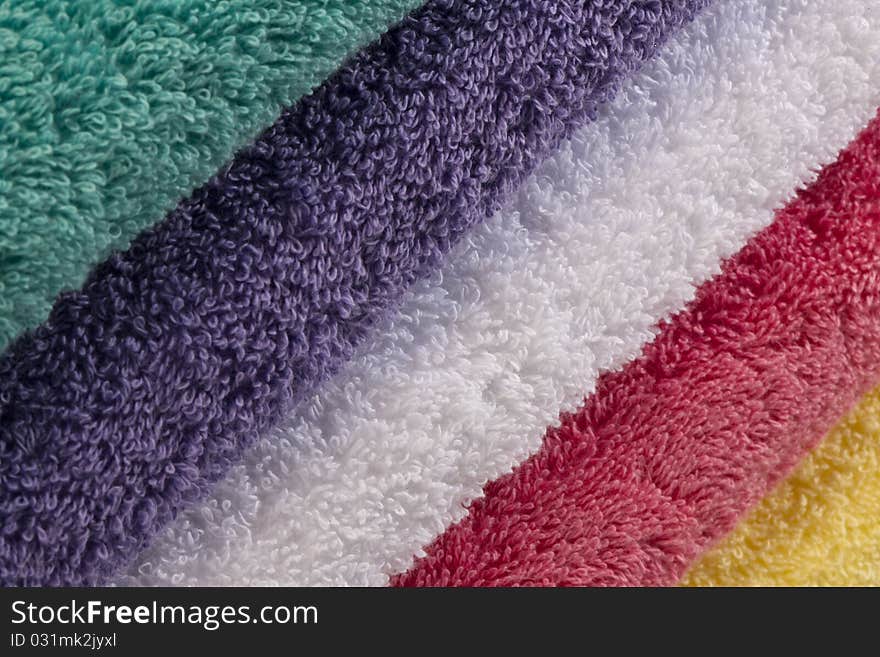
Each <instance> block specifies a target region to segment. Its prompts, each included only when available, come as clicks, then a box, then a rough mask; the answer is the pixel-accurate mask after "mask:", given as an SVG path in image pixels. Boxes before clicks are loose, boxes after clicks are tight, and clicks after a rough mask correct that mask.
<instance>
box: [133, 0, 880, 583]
mask: <svg viewBox="0 0 880 657" xmlns="http://www.w3.org/2000/svg"><path fill="white" fill-rule="evenodd" d="M878 105H880V6H878V5H877V4H876V3H874V2H871V1H870V0H846V1H845V2H844V3H843V4H841V3H840V2H839V0H797V1H794V2H793V1H789V0H786V1H784V2H766V1H765V0H746V1H745V2H736V3H719V4H718V5H717V6H715V7H714V8H711V9H709V10H707V11H706V13H704V14H703V15H702V16H701V17H699V18H698V19H697V21H696V23H694V24H693V25H692V26H690V27H688V28H685V29H684V30H683V31H682V32H680V33H679V35H678V36H677V38H676V39H675V42H674V43H672V44H670V47H669V48H666V49H664V51H663V52H662V55H661V57H660V59H659V60H657V61H655V62H652V63H651V64H650V65H649V66H648V67H646V69H645V71H644V73H643V74H641V75H639V76H638V77H637V79H636V81H635V83H634V84H632V85H630V86H628V87H627V88H626V89H625V90H624V91H623V93H622V95H621V96H620V97H619V98H618V100H617V101H615V102H614V103H613V105H612V106H611V107H610V108H609V111H607V112H605V113H604V115H603V116H602V117H601V118H600V120H599V121H598V122H597V123H596V124H594V125H592V126H587V127H586V128H585V129H583V130H582V131H580V132H579V133H578V134H577V136H576V137H575V138H574V139H573V140H572V141H571V143H569V144H567V145H566V146H564V148H563V149H562V150H561V151H560V152H559V153H558V154H557V155H556V156H555V157H554V158H553V159H552V160H551V161H550V162H548V163H547V164H546V165H545V166H544V167H542V168H541V169H540V171H539V172H538V174H537V175H536V176H533V177H532V178H531V179H530V180H529V181H528V182H527V184H526V185H525V186H524V187H522V188H521V190H520V193H519V196H518V198H517V199H516V201H515V202H514V203H512V204H509V205H508V207H507V208H506V209H505V210H504V212H502V213H501V214H500V215H499V216H496V217H495V218H494V219H493V220H492V221H491V222H489V224H488V225H485V226H482V227H480V228H478V229H477V230H476V231H475V232H474V233H473V234H472V236H471V237H469V238H468V239H467V240H466V243H465V244H463V245H462V248H460V249H459V250H458V252H457V253H456V255H455V257H454V258H453V259H452V260H451V262H450V263H449V265H448V266H447V267H445V268H444V269H443V272H442V276H436V277H434V278H433V279H432V280H431V281H428V282H425V283H424V284H422V285H419V286H418V287H417V289H416V290H415V292H414V294H413V295H412V296H411V297H410V298H409V299H408V300H407V302H406V303H405V305H404V307H403V309H402V310H401V312H400V313H399V315H396V316H395V317H394V319H393V321H392V322H391V323H390V325H389V326H388V327H387V330H383V331H380V332H378V334H377V336H376V337H375V339H373V340H372V342H371V344H370V345H368V346H367V347H366V348H365V349H363V350H362V351H361V353H360V355H359V357H358V358H357V359H356V360H355V362H354V363H352V365H351V367H349V368H347V369H346V370H345V371H344V372H342V373H341V374H340V376H339V377H337V378H336V379H335V380H333V381H332V382H330V383H329V384H328V385H327V386H325V387H324V388H323V389H322V390H321V392H320V394H316V395H315V396H314V397H313V398H312V399H310V400H309V401H308V402H307V403H306V404H304V405H303V406H302V407H301V408H300V409H299V410H298V412H296V413H292V414H290V415H289V416H288V418H287V420H286V422H285V424H284V425H283V426H282V427H280V428H279V429H278V430H277V431H273V432H271V433H269V434H267V435H266V436H264V437H263V439H262V440H261V441H260V443H259V445H258V447H257V448H256V449H255V450H253V451H252V452H251V453H250V454H249V455H248V457H247V463H246V464H245V465H242V466H241V467H238V468H236V469H235V470H234V471H233V473H232V476H230V477H229V478H228V479H227V480H226V481H224V482H223V483H222V484H220V485H219V486H218V488H217V489H216V490H215V494H214V497H213V498H212V499H211V500H210V501H209V502H206V503H205V504H203V505H199V506H197V507H196V508H194V509H192V511H190V512H188V513H185V514H184V515H183V517H182V518H180V519H179V521H178V522H176V523H175V524H174V525H173V526H172V527H170V528H169V530H168V531H167V532H165V533H164V534H163V536H162V538H161V540H159V541H157V544H156V545H155V546H154V547H153V548H152V549H150V550H149V551H148V552H147V553H146V554H145V555H144V556H143V557H142V558H141V559H140V560H139V561H138V563H137V564H136V567H135V568H133V569H132V571H131V573H130V574H129V576H127V577H125V578H122V579H121V580H120V582H122V583H127V584H172V583H181V584H276V583H282V584H377V585H381V584H383V583H386V582H387V577H388V574H389V573H392V572H395V571H400V570H403V569H405V568H406V567H408V566H409V564H410V563H411V560H412V555H413V554H415V553H416V552H417V551H419V550H420V549H421V548H422V547H423V546H424V545H426V544H428V543H429V542H430V541H431V540H432V539H433V538H434V537H435V536H436V535H437V534H438V533H440V532H441V531H443V529H444V528H445V527H446V526H448V525H449V524H451V523H452V522H455V521H457V520H459V519H461V518H462V517H463V515H464V512H465V506H466V504H467V503H469V502H470V501H471V500H472V499H474V498H475V497H477V496H478V495H479V494H480V491H481V488H482V486H483V484H484V483H485V482H486V481H487V480H490V479H493V478H495V477H498V476H500V475H502V474H504V473H506V472H509V471H510V469H511V468H512V467H513V466H515V465H516V464H517V463H518V462H519V461H521V460H522V459H524V458H526V457H527V456H528V455H529V454H530V453H532V452H534V451H536V450H537V449H538V448H539V447H540V444H541V433H542V432H543V430H544V429H545V427H546V426H547V425H548V424H550V423H551V422H553V421H554V420H555V418H556V417H557V415H558V412H559V409H560V408H563V409H565V410H574V409H575V408H577V406H578V405H579V404H580V403H581V402H582V400H583V395H584V394H585V393H589V392H591V391H592V389H593V385H594V382H595V378H596V374H597V372H598V371H599V370H601V369H608V368H613V367H619V366H621V365H622V364H624V363H625V362H626V361H627V360H629V359H631V358H633V357H635V356H636V355H637V354H638V352H639V350H640V349H641V346H642V345H643V343H644V342H645V341H647V340H649V339H650V338H651V337H652V336H653V334H654V331H655V324H656V322H657V321H658V319H660V318H662V317H665V316H668V314H669V313H670V312H672V311H675V310H678V309H680V308H681V307H682V306H683V305H684V303H685V302H686V301H688V300H689V299H690V298H691V297H692V295H693V291H694V286H695V285H697V284H699V283H701V282H702V281H704V280H705V279H706V278H707V277H709V276H710V275H712V274H714V273H716V272H717V271H718V268H719V263H720V260H721V258H722V257H725V256H728V255H731V254H732V253H734V252H735V251H737V250H738V249H739V248H741V247H742V245H743V244H744V243H745V241H746V239H747V238H748V237H749V236H751V235H752V234H753V233H754V232H755V231H757V230H759V229H760V228H763V227H764V226H766V225H767V224H768V223H770V221H771V220H772V216H773V213H772V209H773V208H775V207H778V206H780V205H781V204H782V203H784V202H785V200H786V199H787V198H788V197H789V195H790V194H791V193H792V190H794V189H795V188H796V187H797V186H798V185H799V184H800V183H801V182H802V181H804V180H807V179H809V178H810V177H811V175H812V174H811V171H813V170H815V169H816V168H818V167H819V166H820V165H821V164H822V163H825V162H827V161H830V160H831V159H833V157H834V156H835V155H836V153H837V152H838V151H839V149H840V148H842V147H843V146H845V145H846V143H847V142H848V141H850V140H851V139H852V138H853V137H854V136H855V134H856V132H857V130H858V129H859V128H860V127H862V126H864V124H865V123H867V122H868V120H869V119H870V118H871V116H872V115H873V113H874V111H875V109H876V107H877V106H878ZM780 126H785V129H784V130H780V129H779V127H780ZM621 200H623V202H621Z"/></svg>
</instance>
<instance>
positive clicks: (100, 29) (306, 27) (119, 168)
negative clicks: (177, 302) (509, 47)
mask: <svg viewBox="0 0 880 657" xmlns="http://www.w3.org/2000/svg"><path fill="white" fill-rule="evenodd" d="M419 4H421V3H420V2H419V0H228V1H217V0H39V1H32V0H0V349H2V348H4V347H5V346H6V345H7V344H8V342H9V341H10V340H11V339H12V338H14V337H15V336H16V335H18V334H19V333H21V332H22V331H23V330H25V329H28V328H32V327H33V326H35V325H37V324H38V323H40V322H41V321H43V320H44V319H45V318H46V316H47V315H48V312H49V310H50V308H51V305H52V302H53V300H54V299H55V297H56V296H57V294H58V293H59V292H60V291H62V290H63V289H71V288H76V287H79V286H80V285H81V283H82V282H83V280H84V279H85V277H86V275H87V274H88V271H89V269H90V268H91V267H92V266H93V265H94V264H95V263H96V262H98V261H100V260H101V259H102V258H103V257H104V256H106V255H107V254H108V253H109V252H110V251H112V250H113V249H117V248H122V247H125V246H126V244H127V243H128V241H129V240H130V239H131V238H132V237H134V236H135V235H136V234H137V233H138V232H139V231H141V230H142V229H144V228H145V227H148V226H150V225H152V224H154V223H155V222H157V221H159V220H160V219H161V218H162V216H163V215H164V213H165V212H166V211H167V210H169V209H170V208H171V207H173V205H174V204H175V202H176V201H177V200H178V199H179V198H181V197H182V196H184V195H185V194H187V193H188V192H190V191H191V190H192V189H193V188H194V187H197V186H198V185H200V184H202V183H204V182H205V181H206V180H207V179H208V178H209V177H210V176H211V175H212V174H214V173H215V172H216V171H217V169H218V168H219V167H220V166H221V165H222V164H223V163H224V162H225V161H226V160H228V159H229V158H230V157H231V156H232V155H233V154H234V152H235V151H236V150H237V149H239V148H240V147H242V146H243V145H245V144H246V143H247V142H249V141H250V140H252V139H253V138H254V137H255V136H256V135H257V134H258V133H259V131H260V130H261V129H263V128H265V127H266V126H268V125H269V124H270V123H271V122H272V121H273V120H274V119H275V118H276V117H277V115H278V114H279V112H280V110H281V108H282V107H283V106H285V105H287V104H290V103H291V102H293V101H295V100H296V99H297V98H299V97H300V96H302V95H303V94H305V93H307V92H309V91H310V90H311V89H312V88H313V87H314V86H316V85H317V84H318V83H320V82H321V81H322V80H323V79H324V78H325V77H326V76H328V75H329V74H330V73H332V71H333V70H334V69H335V68H337V67H338V66H339V65H340V63H341V62H342V60H343V59H344V58H345V57H346V55H348V54H349V53H351V52H352V51H354V50H356V49H357V48H359V47H361V46H363V45H364V44H366V43H367V42H369V41H370V40H372V39H374V38H375V37H377V36H378V35H379V34H380V33H381V32H382V31H383V30H385V29H386V28H387V27H388V26H389V25H390V24H391V23H393V22H395V21H397V20H399V19H400V18H402V17H403V16H404V15H405V14H406V13H407V12H408V11H409V10H411V9H413V8H415V7H416V6H418V5H419Z"/></svg>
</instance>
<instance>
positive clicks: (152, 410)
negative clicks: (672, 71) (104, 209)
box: [0, 0, 705, 585]
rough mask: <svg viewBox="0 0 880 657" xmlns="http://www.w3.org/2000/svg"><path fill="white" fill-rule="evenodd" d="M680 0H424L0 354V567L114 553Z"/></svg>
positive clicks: (359, 323)
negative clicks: (0, 520)
mask: <svg viewBox="0 0 880 657" xmlns="http://www.w3.org/2000/svg"><path fill="white" fill-rule="evenodd" d="M703 4H705V3H704V2H702V1H700V0H650V1H648V0H646V1H644V2H642V1H637V2H633V1H628V0H612V1H610V2H602V3H595V2H592V1H590V0H565V1H554V2H547V1H546V0H542V1H538V0H514V1H511V2H505V3H501V4H499V3H496V2H492V1H490V0H436V1H434V2H430V3H428V4H427V5H425V6H424V7H422V8H421V9H420V10H418V11H417V12H416V13H414V14H412V15H410V16H409V17H407V19H406V20H404V21H402V22H401V23H400V24H399V25H397V26H396V27H394V28H393V29H392V30H391V31H390V32H388V33H386V34H385V35H384V36H383V37H382V39H381V40H380V41H379V42H378V43H377V44H376V45H375V46H374V47H371V48H369V49H367V50H366V51H363V52H362V53H360V54H359V55H358V56H357V57H355V58H354V59H353V60H352V61H350V62H349V63H348V64H346V66H344V67H343V68H342V69H341V70H340V71H338V72H337V73H336V74H335V75H334V76H333V77H332V78H330V80H328V81H327V82H326V83H325V84H324V85H322V86H321V87H320V88H319V89H318V90H317V91H316V92H315V93H314V94H313V95H311V96H309V97H307V98H305V99H303V100H302V101H301V102H299V103H298V104H297V105H295V106H294V107H293V108H291V109H290V110H288V111H285V112H284V114H283V115H282V116H281V118H280V119H279V120H278V121H277V122H276V123H275V124H274V125H273V126H272V127H271V128H270V129H269V130H267V131H266V133H264V135H263V136H262V137H260V139H258V140H257V142H256V143H255V144H253V145H252V146H250V147H249V148H247V149H245V150H244V151H242V152H241V153H240V154H239V155H238V156H237V157H236V158H235V160H234V161H233V162H232V163H231V164H230V165H229V166H228V167H227V168H225V169H224V170H223V171H222V172H221V173H220V174H218V175H217V176H216V177H215V178H214V179H212V181H211V182H210V183H209V184H207V185H206V186H204V187H203V188H201V189H199V190H198V191H197V192H196V193H195V194H193V196H191V197H190V198H188V199H186V200H184V201H182V202H181V203H180V204H179V205H178V206H177V208H176V209H175V210H174V211H173V212H172V213H171V214H170V215H169V216H168V217H167V218H166V219H165V220H164V221H163V222H162V223H161V224H159V225H158V226H156V227H155V228H153V229H150V230H148V231H146V232H145V233H142V234H141V235H140V236H139V237H138V238H137V239H135V240H134V242H133V243H132V245H131V247H130V248H129V249H128V250H126V251H124V252H122V253H117V254H115V255H113V256H112V257H111V258H109V259H108V260H107V261H105V262H103V263H102V264H101V265H100V266H99V267H98V268H97V269H96V270H95V271H94V272H93V273H92V275H91V276H90V278H89V280H88V281H87V282H86V284H85V285H84V287H83V288H82V289H81V290H79V291H75V292H70V293H65V294H63V295H62V296H61V297H60V298H59V299H58V301H57V302H56V304H55V306H54V308H53V310H52V313H51V315H50V317H49V319H48V321H46V322H45V323H43V324H42V325H41V326H40V327H38V328H37V329H36V330H35V331H33V332H32V333H29V334H26V335H25V336H23V337H21V338H19V339H18V340H16V341H15V342H14V343H13V344H12V345H11V346H10V348H9V349H8V350H7V352H6V353H5V354H4V355H3V357H2V359H0V448H2V450H3V451H2V453H0V457H2V458H0V515H2V516H3V518H4V529H3V532H2V536H0V582H2V583H4V584H70V585H73V584H89V583H94V582H98V581H102V579H103V578H105V577H106V576H107V575H109V574H110V573H111V572H113V570H114V569H115V568H116V567H118V566H119V565H121V564H122V563H124V562H125V561H126V560H127V559H130V558H131V557H132V556H133V555H134V554H135V553H136V552H137V551H138V550H139V549H141V548H142V547H143V546H144V545H145V544H146V543H147V541H148V540H149V539H150V538H151V537H152V536H153V535H154V534H155V533H156V531H158V530H159V529H160V528H161V527H163V526H164V525H165V524H166V523H167V522H168V521H169V520H171V519H172V518H173V516H174V515H175V513H176V512H177V511H178V510H179V509H181V508H182V507H183V506H184V505H185V504H187V503H189V502H191V501H193V500H194V499H197V498H199V497H201V496H203V495H205V494H206V492H207V490H208V487H209V485H210V484H211V483H212V482H214V481H216V480H217V479H219V478H220V477H221V476H222V475H223V474H225V472H226V471H227V470H228V468H229V467H230V466H231V465H232V464H233V463H235V462H236V461H237V460H238V459H239V457H240V455H241V452H242V449H243V448H244V447H245V446H247V445H248V444H249V443H251V442H253V441H254V440H255V439H256V437H257V436H258V435H259V434H260V433H261V432H262V431H265V430H266V429H268V428H269V427H270V426H272V424H273V423H274V422H275V421H277V420H278V419H279V416H280V414H281V413H282V412H283V411H284V410H286V409H287V408H289V407H290V406H291V405H292V403H294V402H295V401H297V400H300V399H302V398H303V396H304V394H306V393H308V392H310V391H311V390H312V389H313V388H314V386H315V385H316V384H317V383H318V382H320V381H322V380H324V379H326V378H327V377H328V376H329V375H331V374H333V373H334V372H335V371H336V370H337V369H338V367H339V366H340V364H341V363H343V362H344V361H345V360H347V359H348V358H349V357H350V356H351V355H352V353H353V350H354V347H355V346H356V345H357V344H358V343H359V342H360V341H361V340H362V339H363V338H364V337H365V336H366V335H367V333H368V331H369V330H370V329H371V328H372V327H373V326H374V325H375V324H376V323H377V322H378V321H379V320H380V319H381V318H382V317H384V316H385V314H386V311H387V310H388V309H389V308H390V307H391V306H393V305H394V304H396V303H397V302H399V300H400V298H401V296H402V295H403V293H404V291H405V290H406V289H407V288H408V286H409V285H411V284H412V283H413V282H414V281H416V280H418V279H420V278H424V277H425V276H427V275H428V274H429V273H430V272H431V271H434V270H435V269H436V267H437V266H438V265H439V263H440V262H441V260H442V258H443V256H444V254H446V253H447V252H448V250H449V249H450V248H451V247H452V245H453V244H455V243H456V242H457V241H458V240H459V239H460V238H461V236H462V235H463V234H464V233H465V232H466V231H467V230H468V229H469V228H471V227H472V226H473V225H475V224H476V223H478V222H480V221H481V220H483V219H484V218H485V217H486V216H487V215H488V214H491V213H494V212H495V211H496V210H497V209H498V207H499V205H500V202H501V200H502V199H503V197H504V196H505V195H506V194H508V193H510V192H512V191H514V190H515V189H516V186H517V185H518V183H519V182H521V180H522V179H523V178H524V177H525V176H526V175H527V174H528V173H529V172H531V170H532V169H533V168H534V167H535V166H536V165H537V164H538V163H539V162H540V161H541V160H542V159H543V158H544V157H545V156H546V155H547V154H548V153H550V152H551V151H552V149H554V148H555V147H556V146H557V145H558V144H559V143H560V141H561V140H562V139H563V138H565V137H566V136H568V135H569V134H570V133H571V132H572V130H574V129H575V128H576V127H578V126H579V125H581V124H583V123H584V122H586V121H587V120H589V119H591V118H593V117H594V116H595V114H596V111H597V107H598V106H599V105H600V104H601V103H603V102H604V101H606V100H608V99H609V98H610V97H611V96H612V95H613V93H614V91H615V90H616V89H617V87H618V86H619V84H620V82H621V80H622V79H623V78H624V76H626V75H627V74H628V73H630V72H631V71H632V70H633V69H634V68H636V67H637V66H639V65H640V64H641V63H642V62H644V61H645V60H646V59H647V58H648V57H649V56H651V55H652V54H653V53H654V51H655V50H656V48H657V47H658V46H659V45H660V44H661V43H662V42H663V40H664V39H665V37H666V36H667V35H668V34H669V33H670V32H671V31H672V30H673V29H675V28H677V27H678V26H680V25H681V24H682V23H684V22H685V21H687V20H689V19H690V18H691V17H692V16H693V15H694V13H695V11H696V10H697V9H698V8H699V7H701V6H702V5H703Z"/></svg>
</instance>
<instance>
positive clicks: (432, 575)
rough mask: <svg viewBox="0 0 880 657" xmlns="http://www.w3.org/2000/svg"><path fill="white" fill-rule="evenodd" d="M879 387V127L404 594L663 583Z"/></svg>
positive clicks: (459, 528) (422, 568)
mask: <svg viewBox="0 0 880 657" xmlns="http://www.w3.org/2000/svg"><path fill="white" fill-rule="evenodd" d="M878 379H880V117H878V118H876V119H874V120H873V121H872V122H871V124H870V125H869V126H868V128H866V130H865V131H864V132H863V133H862V134H861V135H860V136H859V137H858V138H857V140H856V141H855V142H853V144H851V145H850V146H849V147H848V148H847V149H846V150H845V151H844V152H843V153H842V154H841V156H840V157H839V158H838V160H837V161H836V162H835V163H834V164H832V165H830V166H828V167H827V168H826V169H824V170H823V172H822V174H821V175H820V177H819V179H818V180H817V181H816V182H815V183H814V184H813V185H811V186H810V187H809V188H808V189H807V190H805V191H803V192H801V193H799V195H798V197H797V199H796V200H794V201H793V202H792V203H790V204H789V205H788V206H787V207H786V208H785V209H784V210H782V211H780V212H779V214H778V215H777V217H776V219H775V220H774V222H773V224H771V225H770V226H769V227H768V228H767V229H765V230H764V231H762V232H761V233H759V234H758V235H757V236H756V237H755V238H753V239H752V240H750V242H749V244H748V245H746V247H745V248H744V249H743V250H742V251H740V252H739V253H737V254H736V255H735V256H734V257H733V258H731V259H730V260H729V261H727V262H726V263H725V264H724V266H723V268H722V273H721V274H720V275H719V276H718V277H717V278H715V279H713V280H711V281H710V282H708V283H706V284H704V285H703V286H701V287H700V289H699V290H698V292H697V296H696V298H695V300H694V302H693V303H692V304H690V305H689V306H688V308H687V310H685V311H684V312H682V313H680V314H678V315H676V316H675V317H673V318H672V320H670V322H669V323H668V324H665V325H664V326H663V328H662V330H661V332H660V335H658V337H657V338H656V339H655V340H654V341H653V342H652V343H651V344H650V345H648V346H647V347H646V348H645V350H644V352H643V354H642V356H640V357H639V358H638V359H637V360H635V361H633V362H632V363H630V364H629V365H627V366H626V367H625V368H624V369H623V370H622V371H621V372H616V373H613V374H608V375H605V376H603V377H602V378H601V379H600V381H599V385H598V387H597V390H596V392H595V393H594V394H593V395H592V396H591V397H590V399H589V400H587V402H586V404H585V406H584V407H583V408H581V409H580V410H579V411H578V412H577V413H575V414H571V415H567V416H565V417H564V418H563V419H562V423H561V425H560V426H559V427H554V428H551V429H549V430H548V431H547V434H546V435H545V437H544V443H543V445H542V447H541V450H540V451H539V452H538V454H536V455H535V456H533V457H532V458H530V459H529V460H528V461H526V462H525V463H523V464H522V465H521V466H519V467H518V468H517V469H516V470H515V471H514V472H513V473H512V474H511V475H508V476H505V477H502V478H501V479H498V480H496V481H493V482H491V483H490V484H488V485H487V486H486V489H485V497H484V498H482V499H480V500H478V501H476V502H475V503H474V504H473V505H472V506H471V508H470V511H469V514H468V516H467V517H466V518H465V519H464V520H463V521H462V522H461V523H459V524H458V525H455V526H453V527H451V528H450V529H448V530H447V531H446V532H445V533H444V534H443V535H441V536H440V537H439V539H438V540H437V541H436V542H434V543H433V544H432V545H431V546H430V547H429V548H428V551H427V552H428V554H427V556H426V557H425V558H423V559H421V560H419V561H418V562H417V563H416V565H415V566H414V567H413V568H412V569H411V570H410V571H409V572H407V573H405V574H403V575H401V576H400V577H399V578H397V579H396V580H395V583H397V584H400V585H409V586H412V585H472V586H484V585H663V584H672V583H675V582H677V581H678V580H679V578H680V577H681V575H682V574H683V572H684V570H685V569H686V568H687V566H688V565H689V564H690V563H691V562H692V561H693V560H694V559H695V557H696V556H698V555H699V554H700V553H701V552H702V551H703V550H705V549H706V548H707V547H708V546H709V545H711V544H712V543H713V542H714V541H716V540H717V539H718V538H719V537H721V536H723V535H724V534H725V533H726V532H728V531H730V530H731V529H732V527H733V526H734V524H735V523H736V521H737V520H738V519H739V517H740V516H741V515H742V514H743V513H744V512H745V511H746V510H747V509H749V508H750V507H751V506H752V505H753V504H755V503H757V502H758V501H759V500H760V499H761V498H762V497H763V496H764V495H765V494H766V493H767V491H768V490H770V488H771V487H772V486H773V485H774V484H775V483H776V482H777V481H779V480H780V478H781V477H783V476H784V475H785V474H786V473H787V472H789V471H790V470H791V468H792V467H793V466H794V465H795V463H796V462H797V461H798V460H799V459H800V458H801V457H802V456H803V455H804V454H805V453H806V452H807V450H809V449H810V448H812V447H813V446H814V445H815V444H816V443H817V442H818V441H819V439H820V438H821V437H822V436H823V435H824V434H825V432H827V431H828V430H829V429H830V428H831V426H832V425H833V423H834V422H835V421H836V419H837V418H838V417H840V414H841V411H842V410H845V409H847V408H848V407H849V406H850V405H851V404H853V403H854V402H855V400H856V399H858V397H859V395H861V394H863V393H864V392H865V391H866V390H867V389H868V387H870V386H872V385H875V384H876V383H877V381H878Z"/></svg>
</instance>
